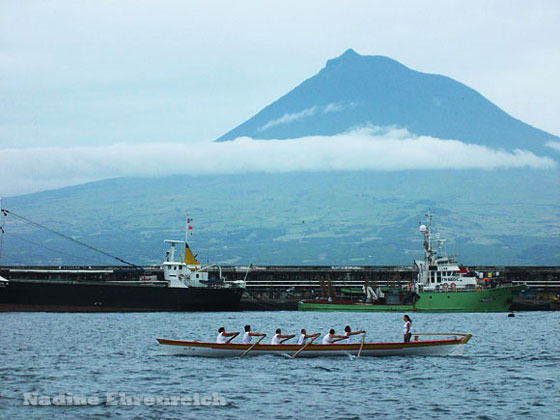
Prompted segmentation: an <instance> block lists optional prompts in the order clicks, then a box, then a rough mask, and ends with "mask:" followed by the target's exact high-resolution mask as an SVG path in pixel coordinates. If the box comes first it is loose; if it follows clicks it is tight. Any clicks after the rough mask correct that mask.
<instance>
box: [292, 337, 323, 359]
mask: <svg viewBox="0 0 560 420" xmlns="http://www.w3.org/2000/svg"><path fill="white" fill-rule="evenodd" d="M320 335H321V334H316V335H315V337H313V338H312V339H311V340H309V341H308V342H307V343H305V344H304V345H303V347H302V348H301V349H299V350H298V351H296V352H295V353H294V354H292V356H291V357H292V359H295V358H296V357H297V356H298V354H300V353H301V352H302V351H304V350H305V349H306V348H307V346H308V345H310V344H311V343H313V342H314V341H315V340H316V339H317V337H319V336H320Z"/></svg>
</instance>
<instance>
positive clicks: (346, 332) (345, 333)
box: [341, 325, 365, 344]
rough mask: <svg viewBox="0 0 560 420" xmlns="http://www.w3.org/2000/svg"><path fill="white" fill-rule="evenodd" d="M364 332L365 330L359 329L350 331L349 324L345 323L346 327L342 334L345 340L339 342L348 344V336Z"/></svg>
mask: <svg viewBox="0 0 560 420" xmlns="http://www.w3.org/2000/svg"><path fill="white" fill-rule="evenodd" d="M363 333H365V330H360V331H352V328H350V325H347V326H346V327H344V336H345V337H346V339H345V340H341V343H344V344H350V341H351V339H350V337H351V336H353V335H358V334H363Z"/></svg>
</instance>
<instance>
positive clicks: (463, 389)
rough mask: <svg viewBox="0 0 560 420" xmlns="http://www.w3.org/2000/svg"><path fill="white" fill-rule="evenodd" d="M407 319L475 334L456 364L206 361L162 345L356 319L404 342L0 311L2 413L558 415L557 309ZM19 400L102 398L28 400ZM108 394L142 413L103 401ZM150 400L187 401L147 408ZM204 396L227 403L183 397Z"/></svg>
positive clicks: (182, 321) (299, 319) (291, 315)
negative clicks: (348, 332) (358, 332)
mask: <svg viewBox="0 0 560 420" xmlns="http://www.w3.org/2000/svg"><path fill="white" fill-rule="evenodd" d="M410 315H411V317H412V319H413V330H414V331H415V332H448V331H451V332H468V333H472V334H473V338H472V340H471V341H470V342H469V344H468V345H467V346H465V348H464V352H463V355H460V356H448V357H390V358H389V357H387V358H372V357H362V358H355V359H353V360H351V359H350V358H349V357H341V358H316V359H294V360H291V359H287V358H285V357H280V356H259V357H254V358H251V357H248V358H245V359H204V358H189V357H176V356H175V357H173V356H167V355H165V353H164V351H163V349H162V348H160V347H159V345H158V344H157V342H156V340H155V339H156V337H166V338H177V339H198V340H200V341H206V340H211V341H213V340H214V339H215V337H216V333H217V328H218V327H219V326H221V325H224V326H225V327H226V329H227V330H228V331H229V330H239V329H241V328H242V327H243V325H245V324H246V323H250V324H251V325H252V326H253V330H254V331H262V332H266V333H268V334H269V336H270V335H271V333H272V332H273V331H274V330H275V329H276V328H278V327H281V328H282V329H283V332H284V333H288V332H296V331H298V330H299V329H300V328H302V327H305V328H307V330H308V331H309V332H310V331H320V332H322V333H324V332H325V331H327V330H328V329H329V328H331V327H333V328H335V329H336V330H337V332H339V331H342V329H343V327H344V325H346V324H350V325H351V326H352V327H353V328H354V329H358V328H365V329H366V330H367V331H368V339H370V340H372V341H386V340H387V341H399V340H400V339H401V331H402V314H394V313H381V314H356V313H353V314H352V313H308V312H303V313H302V312H238V313H208V314H207V313H194V314H190V313H150V314H143V313H142V314H141V313H138V314H48V313H1V314H0V360H1V364H0V418H2V419H4V418H5V419H15V418H17V419H20V418H21V419H27V418H42V419H49V418H50V419H76V418H77V419H82V418H83V419H86V418H116V419H128V418H162V419H175V418H183V419H190V418H193V419H194V418H197V419H206V418H208V419H250V418H253V419H260V418H262V419H308V418H309V419H370V418H403V419H404V418H434V419H440V418H441V419H456V418H466V419H517V418H520V419H521V418H523V419H528V418H529V419H533V418H534V419H560V338H559V335H560V313H545V312H526V313H518V314H517V316H516V317H515V318H508V317H507V314H505V313H498V314H410ZM24 393H37V394H36V395H37V396H38V397H41V398H42V399H43V400H42V401H43V402H44V403H48V402H49V401H50V402H51V403H52V402H53V399H54V398H56V397H57V396H58V395H59V394H60V393H66V394H63V395H65V396H66V397H82V398H90V401H91V402H93V403H95V402H96V401H95V398H97V399H98V401H97V402H98V404H96V405H88V406H55V405H50V406H49V405H46V406H32V405H24ZM107 393H124V395H125V396H126V397H136V398H137V400H136V401H135V402H136V403H137V405H108V403H107V401H108V400H107V398H108V397H107ZM109 395H111V394H109ZM117 395H118V394H117ZM152 397H153V398H154V399H155V398H157V397H160V398H162V397H169V398H171V397H176V398H177V400H178V401H179V402H178V405H146V404H150V403H151V402H152V400H150V398H152ZM203 397H207V398H208V400H205V401H206V402H208V401H209V398H214V399H213V400H212V401H215V402H217V403H218V404H222V405H188V406H187V405H182V404H181V402H180V400H179V399H180V398H186V399H184V400H183V401H186V402H189V400H188V399H189V398H192V401H195V402H196V401H199V400H198V399H199V398H203ZM59 398H60V397H59ZM109 398H110V399H109V401H110V402H111V403H120V402H123V403H127V402H131V401H130V399H129V400H128V401H127V400H120V399H118V398H121V397H115V396H113V397H109ZM139 400H140V403H139V405H138V401H139ZM31 401H32V400H31ZM37 401H38V400H37ZM162 402H165V400H162Z"/></svg>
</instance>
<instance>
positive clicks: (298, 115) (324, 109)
mask: <svg viewBox="0 0 560 420" xmlns="http://www.w3.org/2000/svg"><path fill="white" fill-rule="evenodd" d="M355 106H356V104H355V103H354V102H350V103H330V104H327V105H321V106H319V105H315V106H312V107H310V108H306V109H304V110H303V111H300V112H294V113H290V114H284V115H282V116H281V117H280V118H276V119H274V120H271V121H269V122H267V123H266V124H265V125H263V126H262V127H259V129H258V130H257V131H259V132H262V131H265V130H268V129H269V128H272V127H276V126H279V125H284V124H290V123H292V122H294V121H297V120H302V119H304V118H307V117H311V116H313V115H315V114H317V113H321V114H326V113H329V112H340V111H342V110H344V109H348V108H353V107H355Z"/></svg>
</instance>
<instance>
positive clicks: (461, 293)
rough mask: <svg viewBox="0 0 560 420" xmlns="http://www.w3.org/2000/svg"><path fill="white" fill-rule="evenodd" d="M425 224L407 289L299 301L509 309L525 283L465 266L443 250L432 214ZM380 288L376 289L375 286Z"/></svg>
mask: <svg viewBox="0 0 560 420" xmlns="http://www.w3.org/2000/svg"><path fill="white" fill-rule="evenodd" d="M426 217H427V224H422V225H421V226H420V233H421V234H422V235H423V240H424V259H423V260H416V261H414V263H415V265H416V267H417V268H418V276H417V278H416V281H414V282H413V283H410V284H408V285H407V286H405V287H402V288H380V287H378V288H374V287H372V286H369V285H367V284H365V285H364V287H363V290H359V289H354V290H346V293H344V295H342V296H328V297H321V298H318V299H313V300H302V301H299V302H298V309H299V310H300V311H358V312H391V311H398V312H505V311H508V310H509V309H510V306H511V304H512V303H513V298H514V297H515V296H516V295H517V294H519V293H520V292H521V291H522V290H523V289H525V286H524V285H512V284H507V283H504V282H503V281H500V280H499V279H496V278H480V277H479V276H478V273H476V272H473V271H470V270H468V269H467V268H465V267H463V266H462V265H460V264H459V263H458V262H457V260H456V258H455V257H452V256H449V255H441V256H439V255H438V251H437V250H436V248H440V247H441V246H442V244H443V242H444V240H442V239H440V238H439V234H436V235H433V233H432V214H431V213H427V214H426ZM374 289H375V290H374Z"/></svg>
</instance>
